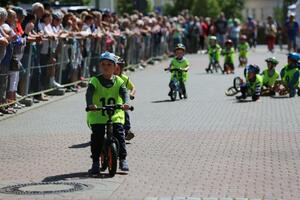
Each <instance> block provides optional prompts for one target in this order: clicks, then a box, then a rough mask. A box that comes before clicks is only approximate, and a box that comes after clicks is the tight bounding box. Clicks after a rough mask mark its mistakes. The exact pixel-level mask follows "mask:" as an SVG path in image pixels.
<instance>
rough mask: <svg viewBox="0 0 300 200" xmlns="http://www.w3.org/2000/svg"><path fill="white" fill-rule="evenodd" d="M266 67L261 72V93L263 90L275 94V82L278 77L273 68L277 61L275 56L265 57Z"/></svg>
mask: <svg viewBox="0 0 300 200" xmlns="http://www.w3.org/2000/svg"><path fill="white" fill-rule="evenodd" d="M266 62H267V65H268V68H267V69H265V70H264V71H263V72H262V74H261V75H262V77H263V93H265V91H266V92H267V93H268V94H269V95H275V83H276V81H277V80H278V78H279V73H278V72H277V71H276V70H275V67H276V65H277V64H278V63H279V62H278V60H277V59H276V58H275V57H271V58H267V59H266Z"/></svg>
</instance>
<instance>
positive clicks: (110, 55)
mask: <svg viewBox="0 0 300 200" xmlns="http://www.w3.org/2000/svg"><path fill="white" fill-rule="evenodd" d="M102 60H109V61H112V62H113V63H114V64H116V56H115V54H113V53H110V52H108V51H106V52H104V53H102V54H101V55H100V62H101V61H102Z"/></svg>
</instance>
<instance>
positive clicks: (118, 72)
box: [114, 56, 136, 140]
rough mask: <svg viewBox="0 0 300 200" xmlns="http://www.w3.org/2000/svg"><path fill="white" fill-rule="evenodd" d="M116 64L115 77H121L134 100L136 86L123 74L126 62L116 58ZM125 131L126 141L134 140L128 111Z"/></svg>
mask: <svg viewBox="0 0 300 200" xmlns="http://www.w3.org/2000/svg"><path fill="white" fill-rule="evenodd" d="M116 62H117V66H116V71H115V73H114V74H115V75H116V76H119V77H120V78H121V79H122V80H123V81H124V84H125V87H126V88H127V91H128V92H129V93H130V94H129V96H130V99H134V97H135V93H136V90H135V86H134V84H133V83H132V81H131V80H130V79H129V77H128V76H126V75H125V74H124V73H123V69H124V67H125V65H126V63H125V61H124V59H123V58H121V57H119V56H116ZM124 129H125V139H126V140H131V139H132V138H134V133H133V132H132V131H131V130H130V129H131V123H130V117H129V113H128V112H127V111H126V112H125V124H124Z"/></svg>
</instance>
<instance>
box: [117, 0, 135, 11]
mask: <svg viewBox="0 0 300 200" xmlns="http://www.w3.org/2000/svg"><path fill="white" fill-rule="evenodd" d="M133 10H134V5H133V1H128V0H118V1H117V12H118V13H119V14H123V13H132V12H133Z"/></svg>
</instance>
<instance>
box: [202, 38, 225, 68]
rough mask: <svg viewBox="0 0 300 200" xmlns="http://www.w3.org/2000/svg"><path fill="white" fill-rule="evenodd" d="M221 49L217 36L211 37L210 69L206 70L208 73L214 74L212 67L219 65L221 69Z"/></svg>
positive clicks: (209, 48) (209, 50) (209, 47)
mask: <svg viewBox="0 0 300 200" xmlns="http://www.w3.org/2000/svg"><path fill="white" fill-rule="evenodd" d="M221 50H222V49H221V47H220V45H219V44H218V43H217V37H216V36H210V37H209V46H208V50H207V53H208V56H209V64H208V67H207V68H206V69H205V70H206V72H207V73H208V72H211V73H212V72H213V70H212V66H213V65H217V66H218V67H219V68H220V69H221V66H220V55H221Z"/></svg>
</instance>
